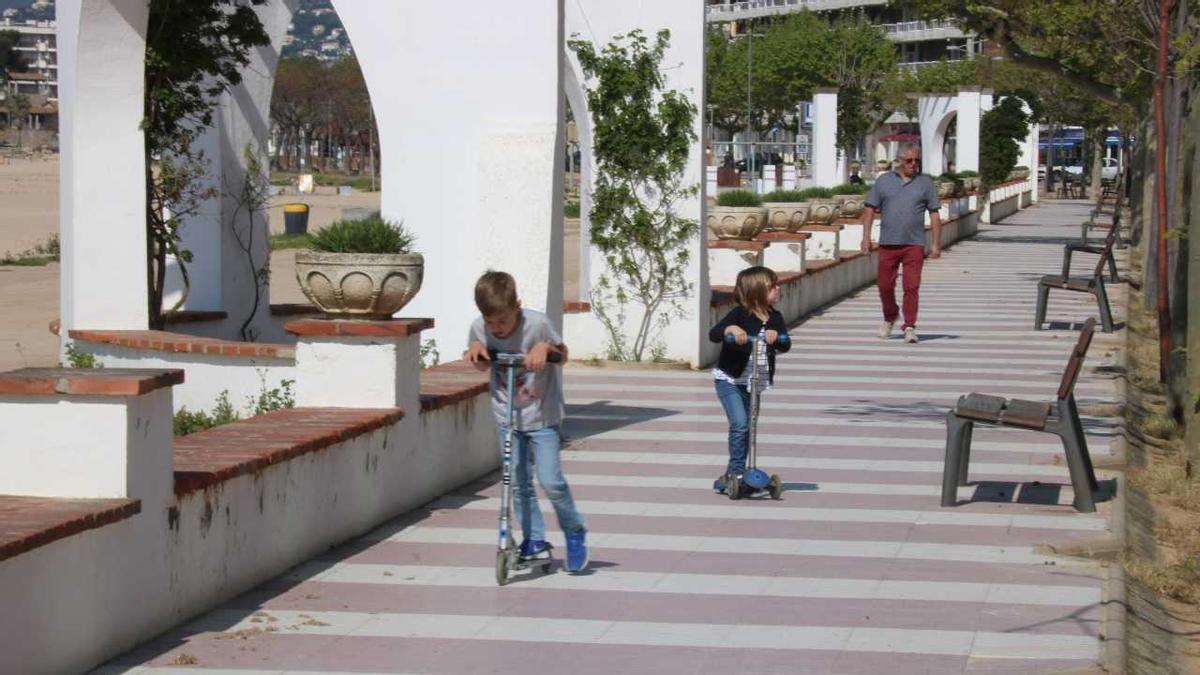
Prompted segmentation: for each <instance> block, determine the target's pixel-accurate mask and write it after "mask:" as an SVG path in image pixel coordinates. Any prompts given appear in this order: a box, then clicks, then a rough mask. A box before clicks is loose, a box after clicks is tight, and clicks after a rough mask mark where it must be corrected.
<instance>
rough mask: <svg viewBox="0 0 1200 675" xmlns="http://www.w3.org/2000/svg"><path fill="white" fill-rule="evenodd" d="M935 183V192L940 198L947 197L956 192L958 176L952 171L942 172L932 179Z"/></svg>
mask: <svg viewBox="0 0 1200 675" xmlns="http://www.w3.org/2000/svg"><path fill="white" fill-rule="evenodd" d="M933 182H934V184H935V185H937V193H938V197H939V198H940V199H949V198H950V197H953V196H954V194H955V193H956V192H958V178H957V177H956V176H955V175H954V174H952V173H944V174H942V175H940V176H938V177H937V178H934V179H933Z"/></svg>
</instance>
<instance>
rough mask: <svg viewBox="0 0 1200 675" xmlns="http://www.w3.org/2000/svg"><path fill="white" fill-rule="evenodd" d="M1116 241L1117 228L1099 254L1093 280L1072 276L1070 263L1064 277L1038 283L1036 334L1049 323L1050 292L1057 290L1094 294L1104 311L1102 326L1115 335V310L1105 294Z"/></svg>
mask: <svg viewBox="0 0 1200 675" xmlns="http://www.w3.org/2000/svg"><path fill="white" fill-rule="evenodd" d="M1116 237H1117V230H1116V228H1113V229H1110V230H1109V231H1108V236H1107V237H1105V241H1104V247H1103V248H1102V249H1100V251H1099V252H1098V254H1099V258H1098V259H1097V260H1096V266H1095V268H1093V269H1092V274H1091V276H1087V277H1073V276H1071V275H1070V274H1069V273H1068V269H1067V268H1068V267H1069V266H1070V260H1069V259H1068V260H1065V261H1064V263H1063V265H1064V266H1063V273H1062V274H1047V275H1045V276H1043V277H1042V278H1041V280H1040V281H1038V298H1037V311H1036V312H1035V313H1034V317H1033V329H1034V330H1041V329H1042V324H1044V323H1046V303H1047V302H1048V301H1049V299H1050V289H1052V288H1057V289H1061V290H1065V291H1075V292H1077V293H1090V294H1092V295H1093V296H1094V297H1095V298H1096V305H1097V307H1098V308H1099V311H1100V322H1101V325H1102V326H1103V328H1104V332H1105V333H1111V332H1113V320H1112V309H1111V308H1110V307H1109V304H1108V293H1107V291H1105V290H1104V265H1105V263H1107V262H1108V261H1109V260H1110V259H1111V257H1112V247H1113V242H1115V241H1116ZM1064 255H1065V253H1064ZM1113 270H1114V274H1115V270H1116V268H1115V267H1114V268H1113Z"/></svg>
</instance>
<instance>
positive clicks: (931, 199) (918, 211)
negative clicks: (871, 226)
mask: <svg viewBox="0 0 1200 675" xmlns="http://www.w3.org/2000/svg"><path fill="white" fill-rule="evenodd" d="M863 201H864V203H865V204H866V205H867V206H870V207H872V208H874V209H876V210H877V211H879V220H880V222H879V243H880V245H882V246H895V245H900V246H907V245H915V246H924V245H925V212H926V211H937V210H938V209H940V208H941V207H942V200H941V199H940V198H939V197H938V195H937V187H936V186H935V185H934V184H933V179H932V178H930V177H929V176H926V175H924V174H918V175H916V176H913V177H912V179H911V180H909V181H908V182H905V180H904V179H903V178H901V177H900V174H898V173H896V172H895V171H888V172H886V173H883V174H881V175H880V176H879V178H877V179H875V184H874V185H872V186H871V191H870V192H869V193H867V198H866V199H865V200H863Z"/></svg>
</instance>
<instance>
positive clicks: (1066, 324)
mask: <svg viewBox="0 0 1200 675" xmlns="http://www.w3.org/2000/svg"><path fill="white" fill-rule="evenodd" d="M1085 321H1086V319H1085V320H1084V321H1047V322H1046V323H1044V324H1042V326H1043V328H1042V330H1060V331H1081V330H1083V324H1084V322H1085ZM1123 328H1125V322H1124V321H1114V322H1113V332H1114V333H1115V332H1117V331H1119V330H1121V329H1123Z"/></svg>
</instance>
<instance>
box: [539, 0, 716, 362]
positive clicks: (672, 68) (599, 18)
mask: <svg viewBox="0 0 1200 675" xmlns="http://www.w3.org/2000/svg"><path fill="white" fill-rule="evenodd" d="M564 9H565V12H566V17H565V33H566V36H567V37H568V38H573V37H577V38H578V39H586V40H590V41H591V42H592V43H593V44H594V45H596V48H597V49H598V50H599V49H603V47H604V46H605V45H607V44H608V43H609V42H611V41H612V39H613V37H614V36H617V35H623V34H626V33H628V32H629V31H631V30H633V29H635V28H641V29H642V31H643V32H644V33H645V34H646V36H647V37H649V38H650V39H653V37H654V35H655V34H656V33H657V32H658V31H659V30H660V29H663V28H666V29H668V30H670V31H671V44H670V48H669V49H668V50H667V52H666V54H665V55H664V57H663V62H662V68H663V71H664V73H663V74H664V76H665V79H666V88H668V89H675V90H677V91H680V92H682V93H685V94H687V96H688V97H689V98H690V99H691V101H692V103H694V104H695V105H696V108H697V110H703V107H704V6H703V4H702V3H697V2H694V1H692V0H656V2H653V3H646V2H641V1H640V0H577V1H573V2H568V3H566V5H565V8H564ZM568 63H569V66H570V68H571V69H572V71H573V74H574V82H583V79H584V78H583V75H582V73H581V72H580V71H579V66H578V63H577V62H576V60H575V59H574V57H573V56H571V55H569V56H568ZM571 84H572V79H571V78H570V77H566V78H565V82H564V86H569V85H571ZM570 95H571V94H570V92H569V91H568V96H570ZM572 105H574V104H572ZM576 111H577V112H578V109H576ZM693 131H694V132H695V134H696V140H695V141H694V142H693V143H692V149H691V155H690V157H689V162H688V166H687V169H686V171H685V172H684V175H683V183H684V184H685V185H697V186H699V187H700V194H699V195H697V196H696V197H695V198H693V199H689V200H686V201H684V202H680V203H679V204H677V212H678V213H679V215H681V216H683V217H686V218H694V219H696V221H697V222H698V223H699V224H700V234H699V235H698V236H697V238H696V240H695V242H694V243H693V245H692V246H691V247H690V252H691V263H690V265H689V267H688V270H687V280H688V283H689V284H691V286H692V291H691V295H690V296H689V297H688V298H687V299H686V300H685V302H684V313H685V316H684V317H682V318H673V319H672V320H671V322H670V323H669V325H668V326H667V327H666V328H665V329H664V331H663V333H662V335H661V340H662V341H663V344H665V346H666V349H667V351H666V356H667V357H668V358H673V359H680V360H683V361H688V362H691V363H698V361H699V359H700V358H701V352H702V349H704V348H705V347H704V343H706V342H707V335H706V334H707V332H708V300H709V295H710V289H709V279H708V262H707V257H708V256H707V253H706V243H707V238H708V233H707V229H706V228H705V227H704V215H703V213H702V207H703V202H704V191H705V186H704V146H703V138H704V130H703V115H702V114H701V113H700V112H697V114H696V119H695V121H694V124H693ZM580 143H581V145H582V136H581V140H580ZM583 152H584V154H585V155H586V154H587V153H588V150H587V149H585V150H584V151H583ZM584 166H585V167H586V166H588V163H587V161H586V160H585V162H584ZM593 180H594V179H593ZM589 184H590V182H585V185H589ZM585 203H587V204H590V201H589V202H585ZM586 259H587V260H588V262H587V263H585V264H586V265H587V266H588V267H589V274H590V279H591V283H592V284H594V283H595V281H596V280H597V279H598V278H599V276H600V275H601V274H602V273H603V272H604V269H605V265H606V263H605V261H604V259H603V257H602V256H600V255H599V254H598V253H597V252H596V251H595V250H590V251H587V258H586ZM590 285H591V284H589V286H590ZM585 299H586V298H585ZM641 318H642V317H641V312H640V311H638V308H637V307H636V306H635V305H630V306H629V307H628V308H627V316H626V323H625V325H626V326H627V330H626V334H627V335H632V334H633V331H634V329H635V327H636V326H637V324H638V322H640V321H641ZM563 331H564V334H563V338H564V339H565V340H566V342H567V344H568V345H569V346H570V347H571V353H572V356H573V357H576V358H584V357H587V356H591V355H603V354H604V353H605V346H606V344H607V341H608V338H607V333H606V332H605V330H604V328H603V327H602V325H601V323H600V321H599V320H598V319H597V318H596V317H595V315H594V314H569V315H567V316H566V317H564V327H563Z"/></svg>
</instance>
